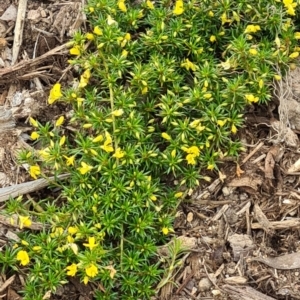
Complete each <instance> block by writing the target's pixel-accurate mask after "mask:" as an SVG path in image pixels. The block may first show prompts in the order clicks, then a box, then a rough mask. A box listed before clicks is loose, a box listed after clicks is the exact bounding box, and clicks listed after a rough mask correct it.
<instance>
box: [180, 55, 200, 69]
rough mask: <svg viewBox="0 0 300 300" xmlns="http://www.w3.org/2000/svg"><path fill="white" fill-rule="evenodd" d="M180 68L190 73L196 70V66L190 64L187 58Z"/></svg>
mask: <svg viewBox="0 0 300 300" xmlns="http://www.w3.org/2000/svg"><path fill="white" fill-rule="evenodd" d="M181 67H184V68H186V69H187V70H192V71H196V68H197V66H196V65H195V64H194V63H192V62H191V61H190V60H189V59H188V58H187V59H186V60H185V61H184V62H183V63H181Z"/></svg>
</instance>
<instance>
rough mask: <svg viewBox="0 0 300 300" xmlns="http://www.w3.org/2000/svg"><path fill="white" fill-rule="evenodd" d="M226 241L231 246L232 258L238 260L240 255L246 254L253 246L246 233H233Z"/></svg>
mask: <svg viewBox="0 0 300 300" xmlns="http://www.w3.org/2000/svg"><path fill="white" fill-rule="evenodd" d="M227 240H228V242H229V243H230V246H231V248H232V252H233V260H234V261H238V260H239V259H240V257H241V255H242V256H243V257H245V256H247V255H248V253H249V252H250V251H251V250H252V249H253V248H254V245H253V241H252V239H251V238H250V237H249V236H248V235H246V234H237V233H236V234H233V235H231V236H229V237H228V239H227Z"/></svg>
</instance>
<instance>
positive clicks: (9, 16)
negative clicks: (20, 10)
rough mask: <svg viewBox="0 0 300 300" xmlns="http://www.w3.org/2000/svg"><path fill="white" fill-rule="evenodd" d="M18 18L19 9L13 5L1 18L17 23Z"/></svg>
mask: <svg viewBox="0 0 300 300" xmlns="http://www.w3.org/2000/svg"><path fill="white" fill-rule="evenodd" d="M16 18H17V8H16V7H15V6H14V5H13V4H11V5H10V6H9V7H8V8H7V9H6V11H5V12H4V13H3V14H2V16H1V17H0V20H3V21H15V20H16Z"/></svg>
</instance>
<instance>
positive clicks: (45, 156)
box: [38, 147, 50, 160]
mask: <svg viewBox="0 0 300 300" xmlns="http://www.w3.org/2000/svg"><path fill="white" fill-rule="evenodd" d="M38 153H39V155H40V157H41V158H42V159H44V160H47V159H48V158H49V157H50V149H49V148H48V147H47V148H45V149H42V150H39V152H38Z"/></svg>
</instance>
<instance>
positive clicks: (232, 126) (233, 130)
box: [231, 124, 237, 134]
mask: <svg viewBox="0 0 300 300" xmlns="http://www.w3.org/2000/svg"><path fill="white" fill-rule="evenodd" d="M231 132H232V133H233V134H236V133H237V128H236V126H235V125H234V124H232V125H231Z"/></svg>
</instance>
